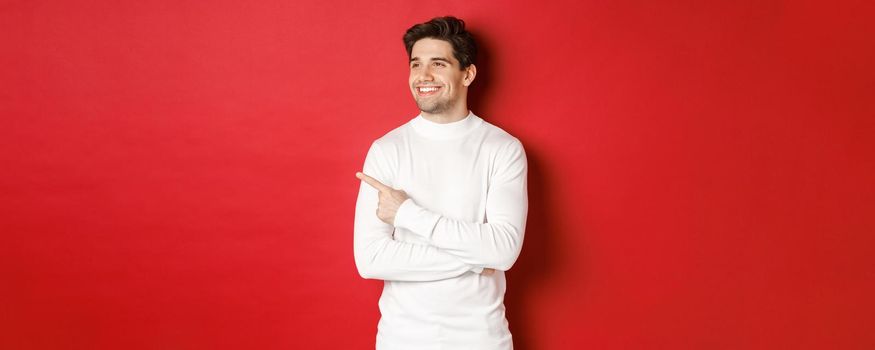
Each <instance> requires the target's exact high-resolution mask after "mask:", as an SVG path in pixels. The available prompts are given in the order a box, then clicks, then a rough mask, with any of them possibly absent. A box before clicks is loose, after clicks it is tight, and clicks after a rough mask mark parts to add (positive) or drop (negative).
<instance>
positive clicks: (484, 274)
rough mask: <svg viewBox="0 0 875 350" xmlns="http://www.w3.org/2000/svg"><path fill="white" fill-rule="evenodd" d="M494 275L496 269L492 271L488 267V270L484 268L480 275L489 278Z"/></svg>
mask: <svg viewBox="0 0 875 350" xmlns="http://www.w3.org/2000/svg"><path fill="white" fill-rule="evenodd" d="M493 273H495V270H494V269H490V268H488V267H487V268H484V269H483V271H481V272H480V274H481V275H483V276H489V275H491V274H493Z"/></svg>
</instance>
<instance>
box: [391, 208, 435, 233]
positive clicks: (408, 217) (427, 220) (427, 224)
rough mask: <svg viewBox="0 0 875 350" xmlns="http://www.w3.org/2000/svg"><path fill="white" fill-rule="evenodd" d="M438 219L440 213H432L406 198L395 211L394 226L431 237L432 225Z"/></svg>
mask: <svg viewBox="0 0 875 350" xmlns="http://www.w3.org/2000/svg"><path fill="white" fill-rule="evenodd" d="M439 219H440V215H438V214H435V213H432V212H430V211H428V210H426V209H425V208H423V207H420V206H419V205H417V204H416V203H414V202H413V199H410V198H408V199H407V200H405V201H404V202H403V203H401V206H399V207H398V211H397V212H396V213H395V227H400V228H405V229H407V230H409V231H411V232H413V233H415V234H417V235H420V236H422V237H425V238H426V239H431V233H432V231H433V230H434V226H435V225H436V224H437V221H438V220H439Z"/></svg>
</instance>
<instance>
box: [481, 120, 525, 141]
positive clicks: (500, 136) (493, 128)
mask: <svg viewBox="0 0 875 350" xmlns="http://www.w3.org/2000/svg"><path fill="white" fill-rule="evenodd" d="M483 125H484V127H485V129H486V132H485V135H484V137H485V138H486V141H487V142H488V143H490V144H492V145H494V146H496V147H499V148H505V147H519V148H522V147H523V144H522V142H520V140H519V139H518V138H517V137H516V136H513V135H511V134H510V133H509V132H507V131H506V130H504V129H502V128H501V127H499V126H497V125H495V124H492V123H490V122H488V121H486V120H483Z"/></svg>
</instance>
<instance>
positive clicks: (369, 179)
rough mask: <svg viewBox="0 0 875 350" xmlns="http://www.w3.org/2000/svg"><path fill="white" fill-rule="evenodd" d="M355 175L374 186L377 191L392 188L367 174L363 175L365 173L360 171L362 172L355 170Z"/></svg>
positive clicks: (387, 190)
mask: <svg viewBox="0 0 875 350" xmlns="http://www.w3.org/2000/svg"><path fill="white" fill-rule="evenodd" d="M355 177H357V178H359V179H360V180H362V181H364V182H366V183H367V184H368V185H371V187H373V188H376V189H377V191H380V192H389V191H391V190H392V188H391V187H389V186H386V185H384V184H383V183H382V182H380V181H377V179H375V178H372V177H370V176H367V175H365V174H364V173H362V172H357V173H355Z"/></svg>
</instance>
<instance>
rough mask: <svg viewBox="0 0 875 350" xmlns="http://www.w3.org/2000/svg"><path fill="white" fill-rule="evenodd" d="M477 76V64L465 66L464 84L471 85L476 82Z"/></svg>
mask: <svg viewBox="0 0 875 350" xmlns="http://www.w3.org/2000/svg"><path fill="white" fill-rule="evenodd" d="M476 76H477V66H475V65H474V64H471V65H470V66H468V68H465V78H463V79H462V85H465V86H470V85H471V83H473V82H474V77H476Z"/></svg>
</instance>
